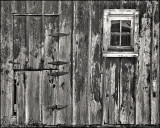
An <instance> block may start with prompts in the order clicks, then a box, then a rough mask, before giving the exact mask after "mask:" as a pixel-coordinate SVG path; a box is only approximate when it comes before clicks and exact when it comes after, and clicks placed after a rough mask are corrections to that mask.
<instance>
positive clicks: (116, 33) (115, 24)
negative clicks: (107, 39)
mask: <svg viewBox="0 0 160 128" xmlns="http://www.w3.org/2000/svg"><path fill="white" fill-rule="evenodd" d="M119 42H120V20H112V21H111V46H119Z"/></svg>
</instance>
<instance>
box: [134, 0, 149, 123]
mask: <svg viewBox="0 0 160 128" xmlns="http://www.w3.org/2000/svg"><path fill="white" fill-rule="evenodd" d="M147 7H148V8H149V9H147V10H144V9H142V8H147ZM150 8H152V6H151V2H146V1H143V2H140V3H139V9H140V24H139V26H140V38H139V41H140V42H139V48H140V49H139V57H138V76H137V77H138V83H137V91H136V124H150V102H149V90H150V85H151V82H150V43H151V35H150V33H151V29H150V23H151V19H150V18H149V17H150V16H151V9H150Z"/></svg>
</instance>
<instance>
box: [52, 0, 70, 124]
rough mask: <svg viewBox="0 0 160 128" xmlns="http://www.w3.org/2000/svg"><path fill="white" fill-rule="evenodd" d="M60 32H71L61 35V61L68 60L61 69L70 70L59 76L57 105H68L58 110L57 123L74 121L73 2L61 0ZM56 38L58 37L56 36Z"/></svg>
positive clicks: (63, 70) (59, 57)
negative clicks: (72, 90)
mask: <svg viewBox="0 0 160 128" xmlns="http://www.w3.org/2000/svg"><path fill="white" fill-rule="evenodd" d="M58 13H59V14H60V16H59V33H69V34H68V35H64V36H59V47H58V48H59V49H57V52H58V50H59V53H58V54H59V56H58V59H59V61H66V62H68V64H65V65H60V66H59V71H61V72H68V73H67V74H65V75H63V76H59V79H58V80H59V85H57V105H63V106H67V107H65V108H63V109H60V110H57V122H56V123H57V124H67V125H69V124H71V123H72V104H71V83H70V75H71V70H70V69H71V62H70V57H71V56H70V54H71V33H72V28H71V27H72V13H73V10H72V2H71V1H59V12H58ZM55 38H56V37H55Z"/></svg>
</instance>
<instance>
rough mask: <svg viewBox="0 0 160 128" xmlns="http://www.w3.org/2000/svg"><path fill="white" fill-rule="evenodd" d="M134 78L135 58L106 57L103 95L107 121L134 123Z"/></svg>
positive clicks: (110, 122)
mask: <svg viewBox="0 0 160 128" xmlns="http://www.w3.org/2000/svg"><path fill="white" fill-rule="evenodd" d="M134 78H135V59H134V58H105V66H104V97H103V98H104V100H103V102H104V103H103V105H104V114H105V115H104V116H105V123H107V124H134V122H135V94H134V92H135V82H134Z"/></svg>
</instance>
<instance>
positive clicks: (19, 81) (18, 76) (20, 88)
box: [14, 72, 26, 124]
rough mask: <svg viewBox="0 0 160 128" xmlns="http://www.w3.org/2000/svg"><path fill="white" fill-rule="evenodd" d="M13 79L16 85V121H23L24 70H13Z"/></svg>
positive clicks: (22, 122) (20, 122)
mask: <svg viewBox="0 0 160 128" xmlns="http://www.w3.org/2000/svg"><path fill="white" fill-rule="evenodd" d="M14 81H15V83H14V84H16V87H17V91H16V93H17V97H16V98H17V105H16V109H17V123H18V124H24V123H25V87H26V83H25V72H15V76H14Z"/></svg>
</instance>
